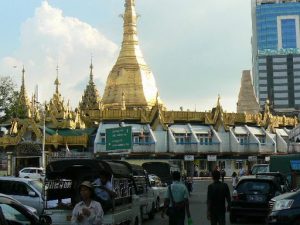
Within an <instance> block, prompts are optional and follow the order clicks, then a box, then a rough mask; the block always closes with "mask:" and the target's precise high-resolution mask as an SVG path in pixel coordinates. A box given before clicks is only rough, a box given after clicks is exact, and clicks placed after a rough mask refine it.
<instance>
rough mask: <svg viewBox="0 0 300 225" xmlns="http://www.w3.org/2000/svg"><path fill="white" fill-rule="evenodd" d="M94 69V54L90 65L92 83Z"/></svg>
mask: <svg viewBox="0 0 300 225" xmlns="http://www.w3.org/2000/svg"><path fill="white" fill-rule="evenodd" d="M93 69H94V66H93V56H91V65H90V83H91V82H93V76H94V75H93Z"/></svg>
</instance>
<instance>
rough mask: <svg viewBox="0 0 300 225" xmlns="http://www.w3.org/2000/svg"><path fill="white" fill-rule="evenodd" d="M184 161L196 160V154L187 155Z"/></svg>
mask: <svg viewBox="0 0 300 225" xmlns="http://www.w3.org/2000/svg"><path fill="white" fill-rule="evenodd" d="M184 161H194V155H185V156H184Z"/></svg>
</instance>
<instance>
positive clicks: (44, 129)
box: [42, 110, 46, 169]
mask: <svg viewBox="0 0 300 225" xmlns="http://www.w3.org/2000/svg"><path fill="white" fill-rule="evenodd" d="M45 116H46V115H45V110H43V141H42V166H43V169H45V166H46V157H45V139H46V124H45V123H46V121H45V120H46V119H45Z"/></svg>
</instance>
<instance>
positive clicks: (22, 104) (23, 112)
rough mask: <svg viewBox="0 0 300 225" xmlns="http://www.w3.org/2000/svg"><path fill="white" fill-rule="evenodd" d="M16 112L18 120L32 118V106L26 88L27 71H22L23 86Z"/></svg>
mask: <svg viewBox="0 0 300 225" xmlns="http://www.w3.org/2000/svg"><path fill="white" fill-rule="evenodd" d="M16 108H17V110H16V116H17V117H18V118H30V117H31V104H30V101H29V98H28V96H27V93H26V88H25V69H24V67H23V69H22V84H21V89H20V93H19V98H18V105H17V107H16Z"/></svg>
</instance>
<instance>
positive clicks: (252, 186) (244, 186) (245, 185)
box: [236, 180, 271, 194]
mask: <svg viewBox="0 0 300 225" xmlns="http://www.w3.org/2000/svg"><path fill="white" fill-rule="evenodd" d="M270 189H271V187H270V184H269V182H265V181H254V180H253V181H252V180H251V181H244V182H241V183H239V185H238V186H237V188H236V190H237V192H238V193H245V194H247V193H253V192H258V193H261V194H266V193H269V191H270Z"/></svg>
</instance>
